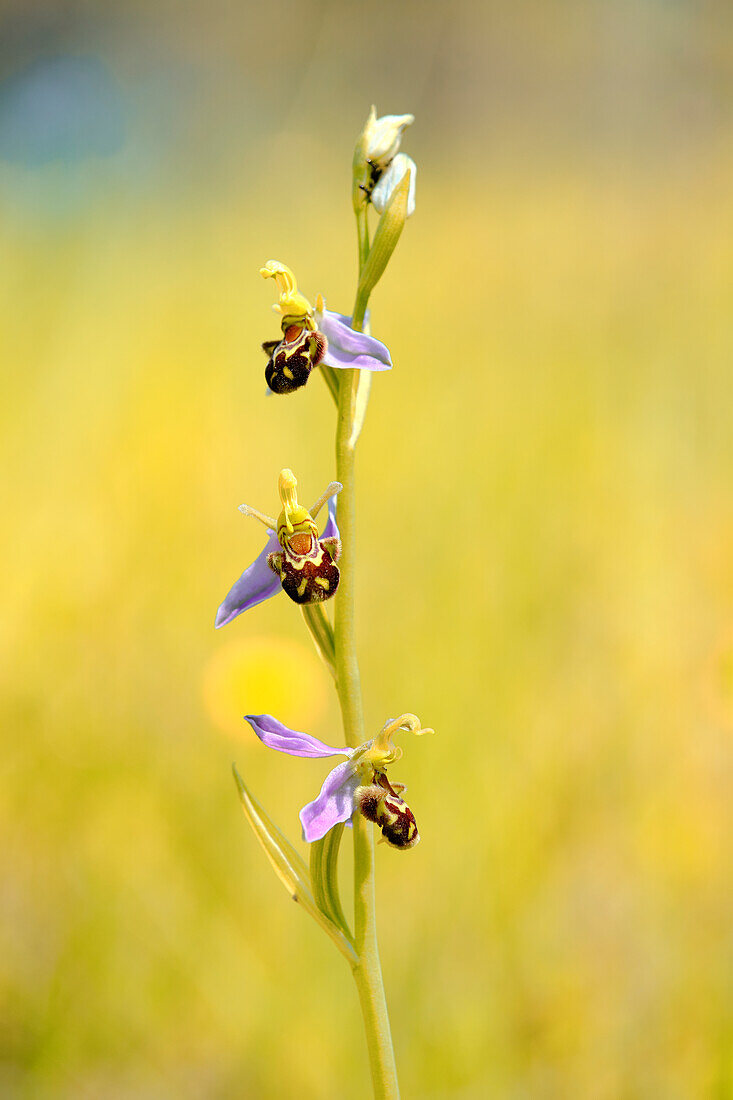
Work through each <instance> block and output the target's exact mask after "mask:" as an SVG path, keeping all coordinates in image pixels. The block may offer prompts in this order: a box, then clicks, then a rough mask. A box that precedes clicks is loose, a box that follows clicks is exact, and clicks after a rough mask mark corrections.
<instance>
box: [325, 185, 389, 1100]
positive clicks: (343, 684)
mask: <svg viewBox="0 0 733 1100" xmlns="http://www.w3.org/2000/svg"><path fill="white" fill-rule="evenodd" d="M366 209H367V208H366V207H365V208H364V211H363V219H364V224H365V226H366ZM361 216H362V215H361V212H360V211H359V212H357V215H356V218H357V226H358V240H359V288H360V289H359V291H357V296H356V302H355V303H354V318H353V321H352V325H353V327H354V328H355V329H358V330H361V329H362V328H363V325H364V318H365V315H366V309H367V303H368V300H369V291H368V290H367V291H366V293H364V292H363V291H362V290H361V276H362V272H363V270H364V267H365V265H366V264H367V263H368V260H369V242H368V231H367V229H366V228H362V224H361ZM365 241H366V249H364V243H365ZM358 386H359V372H358V371H352V372H351V374H343V375H341V377H340V387H339V404H338V424H337V428H336V477H337V478H338V480H339V481H340V482H341V484H342V485H343V489H342V491H341V494H340V501H339V524H340V528H341V532H342V539H343V546H344V551H343V555H342V560H341V586H340V590H339V593H338V598H337V600H336V606H335V612H334V663H335V667H336V690H337V692H338V697H339V703H340V705H341V717H342V721H343V727H344V735H345V738H346V743H347V745H350V746H352V747H353V746H356V745H359V744H361V743H362V742H363V741H364V708H363V704H362V695H361V675H360V672H359V661H358V657H357V651H356V634H355V614H354V611H355V601H354V589H355V573H356V437H355V433H354V418H355V415H356V404H357V402H356V396H357V391H358ZM363 415H364V414H363V411H362V413H361V418H362V420H363ZM357 434H358V433H357ZM353 832H354V947H355V949H356V954H357V957H358V960H359V961H358V963H357V964H356V965H353V966H352V972H353V975H354V980H355V982H356V988H357V991H358V994H359V1004H360V1006H361V1012H362V1017H363V1021H364V1030H365V1033H366V1040H367V1049H368V1052H369V1065H370V1069H371V1074H372V1086H373V1089H374V1095H375V1097H377V1098H380V1100H381V1098H382V1097H383V1098H385V1100H394V1098H396V1097H399V1094H400V1090H399V1084H398V1080H397V1066H396V1063H395V1056H394V1047H393V1044H392V1033H391V1030H390V1024H389V1013H388V1010H387V999H386V997H385V993H384V979H383V977H382V967H381V963H380V959H379V946H378V942H377V916H376V895H375V888H374V831H373V829H372V828H371V827H370V825H369V824H368V822H367V821H366V819H365V818H363V817H361V816H360V815H358V814H357V815H356V816H355V818H354V828H353Z"/></svg>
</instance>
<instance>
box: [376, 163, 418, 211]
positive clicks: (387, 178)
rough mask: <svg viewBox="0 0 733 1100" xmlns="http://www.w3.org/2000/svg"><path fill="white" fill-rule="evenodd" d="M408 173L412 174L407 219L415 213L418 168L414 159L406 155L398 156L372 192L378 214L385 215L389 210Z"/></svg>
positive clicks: (408, 193) (408, 194)
mask: <svg viewBox="0 0 733 1100" xmlns="http://www.w3.org/2000/svg"><path fill="white" fill-rule="evenodd" d="M408 171H409V173H410V185H409V190H408V192H407V207H406V210H405V217H406V218H409V217H411V216H412V215H413V214H414V213H415V180H416V177H417V166H416V164H415V161H414V160H413V159H412V157H408V156H407V154H406V153H398V154H397V156H396V157H395V158H394V160H393V161H392V163H391V164H390V166H389V168H387V169H386V170H385V171H384V172H383V173H382V175H381V176H380V177H379V182H378V183H377V185H376V187H375V188H374V190H373V191H372V205H373V206H374V209H375V210H376V211H377V212H378V213H380V214H383V213H384V211H385V210H386V209H387V207H388V206H389V201H390V199H391V198H392V195H393V194H394V191H395V190H396V188H397V187H398V185H399V184H400V183H401V182H402V180H403V178H404V176H405V175H406V173H407V172H408Z"/></svg>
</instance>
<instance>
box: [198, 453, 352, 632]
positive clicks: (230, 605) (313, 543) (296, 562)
mask: <svg viewBox="0 0 733 1100" xmlns="http://www.w3.org/2000/svg"><path fill="white" fill-rule="evenodd" d="M278 484H279V491H280V499H281V501H282V505H283V509H282V512H281V513H280V517H279V519H277V520H275V519H273V518H272V517H271V516H268V515H266V514H265V513H264V512H259V511H258V510H257V509H256V508H251V507H250V506H249V505H248V504H240V506H239V510H240V512H243V513H244V515H246V516H252V517H253V518H254V519H257V520H259V521H260V523H262V524H263V525H264V526H265V527H267V530H268V538H267V542H266V544H265V548H264V550H263V551H262V552H261V553H260V554H259V555H258V556H257V557H256V558H255V560H254V561H253V562H252V564H251V565H250V566H248V567H247V568H246V569H245V571H244V573H242V576H241V577H240V578H239V580H238V581H237V582H236V584H234V585H233V586H232V588H231V589H230V591H229V592H228V593H227V595H226V597H225V598H224V601H223V603H222V604H221V606H220V608H219V610H218V612H217V615H216V623H215V625H216V627H217V629H218V628H219V627H221V626H226V625H227V623H230V622H231V621H232V620H233V619H236V617H237V615H241V613H242V612H243V611H248V610H249V609H250V608H251V607H256V606H257V604H258V603H262V602H263V601H264V600H269V599H270V597H271V596H275V595H276V594H277V593H278V592H279V591H280V589H281V588H282V589H283V590H284V591H285V592H286V593H287V595H288V596H289V597H290V599H291V600H294V602H295V603H300V604H305V603H320V602H322V601H323V600H328V599H330V598H331V596H333V595H334V594H335V592H336V589H337V588H338V584H339V570H338V566H337V565H336V561H337V560H338V558H339V555H340V554H341V539H340V537H339V530H338V527H337V526H336V499H335V498H336V494H337V493H339V492H340V491H341V488H342V486H341V483H340V482H338V481H332V482H331V484H330V485H329V486H328V487H327V488H326V489H325V490H324V492H323V493H322V494H321V496H320V497H319V498H318V500H317V501H316V502H315V504H314V505H313V507H312V508H311V509H310V511H309V510H308V509H307V508H303V507H302V505H299V504H298V496H297V491H296V490H297V485H298V482H297V480H296V478H295V475H294V474H293V472H292V470H288V469H285V470H281V472H280V478H279V483H278ZM327 502H328V521H327V523H326V525H325V527H324V529H323V534H322V535H321V536H320V538H319V536H318V527H317V526H316V523H315V517H316V516H317V515H318V513H319V511H320V510H321V508H322V507H323V505H324V504H326V503H327Z"/></svg>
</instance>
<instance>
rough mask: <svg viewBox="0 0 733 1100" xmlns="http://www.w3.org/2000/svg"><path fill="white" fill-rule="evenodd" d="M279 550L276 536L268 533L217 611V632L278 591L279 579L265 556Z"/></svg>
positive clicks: (270, 532) (273, 533)
mask: <svg viewBox="0 0 733 1100" xmlns="http://www.w3.org/2000/svg"><path fill="white" fill-rule="evenodd" d="M279 549H280V543H279V542H278V541H277V535H276V534H275V532H274V531H269V532H268V535H267V543H266V545H265V549H264V550H263V551H262V553H261V554H258V556H257V557H256V558H255V560H254V561H253V562H252V564H251V565H250V566H248V567H247V569H245V571H244V573H242V576H241V577H240V578H239V580H238V581H237V582H236V584H234V585H233V587H232V588H231V589H230V590H229V592H228V593H227V595H226V596H225V598H224V602H223V603H222V605H221V607H220V608H219V610H218V611H217V613H216V622H215V624H214V625H215V626H216V628H217V630H218V629H219V627H220V626H226V625H227V623H230V622H231V621H232V619H236V617H237V615H241V614H242V612H243V611H249V609H250V607H256V606H257V604H258V603H262V601H263V600H269V599H270V596H275V595H276V594H277V593H278V592H279V591H280V587H281V585H280V578H279V577H278V575H277V574H276V573H273V571H272V570H271V569H270V567H269V565H268V564H267V555H268V554H272V553H274V552H275V551H276V550H279Z"/></svg>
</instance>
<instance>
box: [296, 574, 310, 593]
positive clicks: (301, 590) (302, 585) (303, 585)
mask: <svg viewBox="0 0 733 1100" xmlns="http://www.w3.org/2000/svg"><path fill="white" fill-rule="evenodd" d="M307 587H308V578H307V577H303V580H302V581H301V582H300V584H299V585H298V595H299V596H304V595H305V590H306V588H307Z"/></svg>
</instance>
